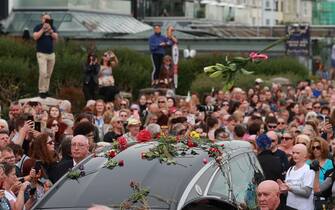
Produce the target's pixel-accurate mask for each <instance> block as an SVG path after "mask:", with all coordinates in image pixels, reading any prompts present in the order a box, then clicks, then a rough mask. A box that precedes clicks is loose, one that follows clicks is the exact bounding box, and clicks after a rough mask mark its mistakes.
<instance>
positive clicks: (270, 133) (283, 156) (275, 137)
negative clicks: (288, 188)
mask: <svg viewBox="0 0 335 210" xmlns="http://www.w3.org/2000/svg"><path fill="white" fill-rule="evenodd" d="M266 135H267V136H268V137H269V138H270V139H271V142H272V143H271V148H270V149H271V152H272V154H273V155H274V156H276V157H278V158H279V160H280V163H281V165H282V171H283V172H284V171H287V169H288V168H289V163H288V158H287V155H286V153H285V152H284V151H282V150H280V149H278V135H277V133H276V132H274V131H268V132H267V133H266ZM283 178H284V174H283Z"/></svg>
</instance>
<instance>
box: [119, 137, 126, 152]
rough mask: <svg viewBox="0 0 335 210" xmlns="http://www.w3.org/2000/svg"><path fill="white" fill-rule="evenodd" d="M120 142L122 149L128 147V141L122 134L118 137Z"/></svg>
mask: <svg viewBox="0 0 335 210" xmlns="http://www.w3.org/2000/svg"><path fill="white" fill-rule="evenodd" d="M117 141H118V143H119V147H120V149H121V150H123V149H126V148H127V146H128V141H127V139H126V138H125V137H123V136H121V137H119V138H118V139H117Z"/></svg>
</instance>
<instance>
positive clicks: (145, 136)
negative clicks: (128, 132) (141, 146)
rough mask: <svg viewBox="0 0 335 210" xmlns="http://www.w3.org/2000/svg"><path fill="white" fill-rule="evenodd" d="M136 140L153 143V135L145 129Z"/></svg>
mask: <svg viewBox="0 0 335 210" xmlns="http://www.w3.org/2000/svg"><path fill="white" fill-rule="evenodd" d="M136 138H137V141H139V142H147V141H151V139H152V136H151V133H150V132H149V131H148V130H146V129H144V130H141V131H140V132H139V133H138V134H137V136H136Z"/></svg>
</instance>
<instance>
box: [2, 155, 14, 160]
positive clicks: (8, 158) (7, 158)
mask: <svg viewBox="0 0 335 210" xmlns="http://www.w3.org/2000/svg"><path fill="white" fill-rule="evenodd" d="M4 159H5V160H13V159H15V156H9V157H5V158H4Z"/></svg>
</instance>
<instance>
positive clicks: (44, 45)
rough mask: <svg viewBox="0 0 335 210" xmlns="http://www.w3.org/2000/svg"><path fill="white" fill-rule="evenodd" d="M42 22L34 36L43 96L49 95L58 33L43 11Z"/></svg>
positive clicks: (35, 30) (41, 95)
mask: <svg viewBox="0 0 335 210" xmlns="http://www.w3.org/2000/svg"><path fill="white" fill-rule="evenodd" d="M41 21H42V23H41V24H38V25H37V26H35V28H34V34H33V38H34V40H36V52H37V53H36V56H37V62H38V66H39V80H38V91H39V96H40V97H41V98H46V97H47V96H48V91H49V84H50V78H51V75H52V71H53V68H54V65H55V61H56V59H55V53H54V48H53V41H54V40H57V38H58V33H57V31H56V28H55V27H54V26H53V24H52V19H51V17H50V15H49V14H47V13H43V14H42V16H41Z"/></svg>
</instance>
